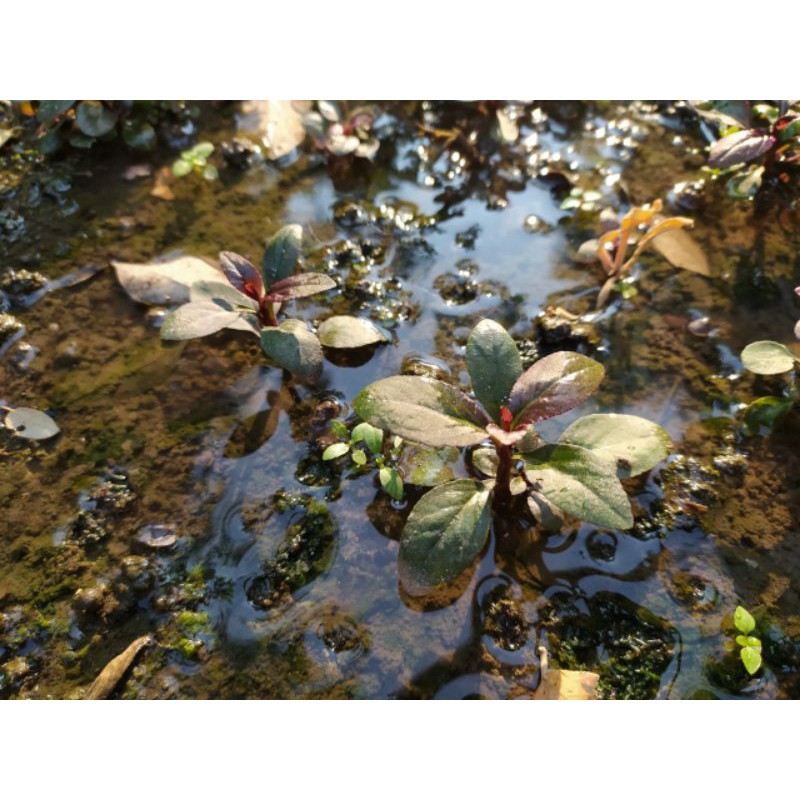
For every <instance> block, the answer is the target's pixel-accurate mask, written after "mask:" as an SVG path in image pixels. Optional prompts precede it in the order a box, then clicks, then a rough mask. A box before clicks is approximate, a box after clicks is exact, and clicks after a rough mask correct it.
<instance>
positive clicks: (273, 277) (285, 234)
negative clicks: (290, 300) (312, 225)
mask: <svg viewBox="0 0 800 800" xmlns="http://www.w3.org/2000/svg"><path fill="white" fill-rule="evenodd" d="M302 245H303V229H302V228H301V227H300V226H299V225H285V226H284V227H283V228H281V229H280V230H279V231H278V232H277V233H276V234H275V235H274V236H272V238H270V239H269V240H268V241H267V247H266V250H265V251H264V258H263V261H262V271H263V273H264V281H265V282H266V284H267V286H272V284H274V283H278V281H282V280H283V279H284V278H288V277H289V276H290V275H291V274H292V272H294V268H295V265H296V264H297V258H298V256H299V255H300V248H301V247H302Z"/></svg>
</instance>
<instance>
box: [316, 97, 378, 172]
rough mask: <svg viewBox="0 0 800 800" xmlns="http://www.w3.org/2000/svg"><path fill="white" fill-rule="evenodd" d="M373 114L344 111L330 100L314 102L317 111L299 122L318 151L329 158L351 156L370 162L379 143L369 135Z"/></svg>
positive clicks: (360, 109) (362, 109)
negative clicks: (329, 156) (328, 155)
mask: <svg viewBox="0 0 800 800" xmlns="http://www.w3.org/2000/svg"><path fill="white" fill-rule="evenodd" d="M374 122H375V113H374V112H373V111H372V109H370V108H366V107H363V106H359V107H358V108H354V109H353V110H352V111H348V110H347V108H346V106H344V107H342V106H340V105H339V104H338V103H336V102H333V101H331V100H318V101H317V110H316V111H310V112H309V113H308V114H306V115H305V117H304V118H303V126H304V127H305V129H306V131H308V133H309V134H310V136H311V137H312V139H313V140H314V143H315V145H316V146H317V148H318V149H319V150H322V151H323V152H325V153H328V154H330V155H331V156H349V155H354V156H356V157H358V158H367V159H369V160H372V159H373V158H374V157H375V154H376V153H377V152H378V148H379V147H380V142H379V141H378V138H377V137H376V136H375V135H374V134H373V133H372V126H373V124H374Z"/></svg>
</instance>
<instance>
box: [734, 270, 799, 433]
mask: <svg viewBox="0 0 800 800" xmlns="http://www.w3.org/2000/svg"><path fill="white" fill-rule="evenodd" d="M795 293H796V294H797V295H798V296H799V297H800V286H798V287H797V288H796V289H795ZM794 335H795V336H796V337H797V338H798V339H800V321H799V322H798V323H797V324H796V325H795V327H794ZM741 359H742V364H743V365H744V367H745V369H747V370H749V371H750V372H753V373H755V374H756V375H783V374H787V382H786V396H783V397H778V396H773V395H769V396H766V397H759V398H758V399H757V400H754V401H753V402H752V403H750V405H748V406H747V408H746V409H745V412H744V424H745V428H746V429H747V430H748V431H749V432H755V431H758V430H759V429H760V428H761V427H765V428H766V429H767V430H768V431H769V432H771V431H772V429H773V428H774V427H775V425H777V423H778V422H779V421H780V420H781V419H782V418H783V416H784V415H785V414H786V413H787V412H788V411H789V410H790V409H791V408H792V406H794V404H795V403H797V402H798V401H800V387H798V385H797V381H796V380H795V376H794V370H795V368H796V366H797V364H798V363H800V358H798V357H797V356H796V355H795V354H794V353H793V352H792V351H791V350H790V349H789V348H788V347H786V345H783V344H781V343H780V342H773V341H770V340H764V341H760V342H752V343H751V344H749V345H747V347H745V348H744V350H742V354H741Z"/></svg>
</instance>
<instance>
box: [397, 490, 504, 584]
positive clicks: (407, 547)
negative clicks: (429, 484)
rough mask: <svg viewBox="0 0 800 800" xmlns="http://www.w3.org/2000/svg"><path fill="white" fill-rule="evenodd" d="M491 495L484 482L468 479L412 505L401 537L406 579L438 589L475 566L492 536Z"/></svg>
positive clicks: (402, 574)
mask: <svg viewBox="0 0 800 800" xmlns="http://www.w3.org/2000/svg"><path fill="white" fill-rule="evenodd" d="M489 496H490V492H489V490H488V489H487V488H486V487H485V486H484V485H483V484H482V483H480V482H479V481H473V480H467V479H464V480H458V481H451V482H449V483H445V484H442V485H441V486H437V487H436V488H434V489H431V490H430V491H429V492H428V493H427V494H426V495H425V496H424V497H423V498H422V499H421V500H420V501H419V502H418V503H417V504H416V506H414V509H413V511H412V512H411V514H410V515H409V517H408V521H407V522H406V526H405V529H404V530H403V536H402V538H401V539H400V553H399V566H400V574H401V579H402V580H403V582H404V583H409V584H411V585H412V586H418V587H420V588H422V587H434V586H436V585H438V584H440V583H443V582H446V581H450V580H453V579H454V578H457V577H458V576H459V575H460V574H461V573H462V572H463V571H464V570H465V569H467V567H469V566H470V564H472V562H473V561H474V560H475V557H476V556H477V555H478V554H479V553H480V551H481V550H482V549H483V546H484V545H485V544H486V538H487V536H488V534H489V521H490V518H491V513H490V510H489Z"/></svg>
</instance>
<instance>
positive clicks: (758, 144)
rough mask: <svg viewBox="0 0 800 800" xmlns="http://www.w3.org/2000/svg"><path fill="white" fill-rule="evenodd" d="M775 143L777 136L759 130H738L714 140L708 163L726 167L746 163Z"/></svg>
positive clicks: (711, 165)
mask: <svg viewBox="0 0 800 800" xmlns="http://www.w3.org/2000/svg"><path fill="white" fill-rule="evenodd" d="M774 144H775V137H774V136H771V135H770V134H768V133H761V132H759V131H753V130H749V131H737V132H736V133H732V134H730V136H723V138H722V139H720V140H719V141H716V142H714V144H713V145H712V146H711V151H710V152H709V155H708V165H709V166H710V167H714V168H715V169H726V168H727V167H732V166H734V165H735V164H746V163H747V162H748V161H754V160H755V159H756V158H758V157H759V156H762V155H764V153H766V152H767V150H769V149H770V148H771V147H772V146H773V145H774Z"/></svg>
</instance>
